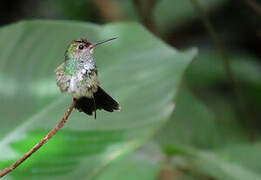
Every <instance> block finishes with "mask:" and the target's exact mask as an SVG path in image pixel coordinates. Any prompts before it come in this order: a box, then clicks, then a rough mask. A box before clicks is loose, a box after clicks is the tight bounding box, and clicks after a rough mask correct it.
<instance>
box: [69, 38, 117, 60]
mask: <svg viewBox="0 0 261 180" xmlns="http://www.w3.org/2000/svg"><path fill="white" fill-rule="evenodd" d="M114 39H116V38H110V39H106V40H103V41H98V42H95V43H91V42H90V41H88V40H87V39H86V38H80V39H76V40H73V41H72V42H71V43H70V44H69V46H68V48H67V50H66V52H65V56H66V57H68V58H78V57H82V56H92V55H93V49H94V47H95V46H97V45H99V44H102V43H105V42H107V41H111V40H114Z"/></svg>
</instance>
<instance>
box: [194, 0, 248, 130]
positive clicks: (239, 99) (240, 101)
mask: <svg viewBox="0 0 261 180" xmlns="http://www.w3.org/2000/svg"><path fill="white" fill-rule="evenodd" d="M190 1H191V3H192V4H193V5H194V7H195V9H196V11H197V12H198V13H199V15H200V18H201V20H202V22H203V24H204V26H205V28H206V30H207V32H208V33H209V35H210V38H211V40H212V41H213V43H214V44H215V46H216V48H217V50H218V51H219V54H220V56H221V58H222V60H223V63H224V69H225V73H226V76H227V78H228V81H229V82H230V83H231V87H232V91H233V93H234V95H235V100H236V105H237V109H238V112H239V113H240V118H241V119H242V123H243V125H244V126H245V127H247V128H250V127H249V124H248V121H247V119H248V112H247V111H246V109H245V102H244V97H243V96H242V94H241V92H240V87H239V84H238V82H237V81H236V78H235V77H234V75H233V72H232V67H231V63H230V62H229V58H228V56H227V54H226V53H225V50H224V48H223V47H222V44H221V42H220V41H219V39H218V36H217V33H216V32H215V29H214V27H213V25H212V24H211V22H210V20H209V18H208V16H207V14H206V12H205V11H204V9H203V8H202V6H201V5H200V3H199V2H198V0H190ZM250 135H251V134H250Z"/></svg>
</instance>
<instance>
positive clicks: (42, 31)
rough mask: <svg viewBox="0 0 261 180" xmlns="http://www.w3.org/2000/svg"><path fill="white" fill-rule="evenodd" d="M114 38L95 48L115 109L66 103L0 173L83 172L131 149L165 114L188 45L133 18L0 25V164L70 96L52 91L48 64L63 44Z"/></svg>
mask: <svg viewBox="0 0 261 180" xmlns="http://www.w3.org/2000/svg"><path fill="white" fill-rule="evenodd" d="M114 36H117V37H119V38H118V39H117V40H115V41H113V42H111V43H108V44H106V45H104V46H100V47H99V48H97V50H96V52H95V59H96V62H97V66H98V68H99V72H100V73H99V75H100V83H101V85H102V87H103V88H104V89H105V90H106V91H107V92H108V93H109V94H111V95H112V96H113V97H115V99H117V100H118V101H119V102H120V105H121V109H122V110H121V111H120V112H115V113H107V112H103V111H99V112H97V119H96V120H94V118H93V117H90V116H87V115H85V114H83V113H79V112H76V111H74V112H73V113H72V115H71V117H70V118H69V121H68V123H67V124H66V126H65V127H64V128H63V129H62V130H61V131H60V132H59V133H58V134H57V135H56V136H55V137H54V138H53V139H52V140H51V141H50V142H48V143H47V144H46V145H45V146H44V147H42V148H41V149H40V150H39V152H37V153H36V154H34V155H33V156H32V157H31V158H30V159H28V160H27V161H26V162H24V163H23V164H22V165H21V166H20V167H18V168H17V169H16V170H15V171H14V172H12V174H10V175H8V176H7V177H6V178H10V179H11V178H14V179H46V178H48V179H73V178H76V179H84V178H87V179H90V178H93V177H95V176H96V175H97V173H98V172H99V171H100V170H101V169H102V168H103V167H104V166H106V165H107V164H108V163H110V162H111V161H112V160H114V159H115V158H117V157H118V156H120V155H124V154H126V153H127V152H129V151H131V150H134V149H135V148H137V147H138V146H139V145H141V144H142V143H143V142H144V141H145V140H146V139H148V138H149V137H150V136H152V135H153V134H154V133H155V132H156V130H157V129H159V128H160V127H161V126H162V124H164V123H165V122H166V120H167V119H168V117H169V116H170V114H171V112H172V110H173V102H172V100H173V97H174V95H175V94H176V92H177V89H178V85H179V82H180V80H181V77H182V75H183V72H184V70H185V68H186V66H187V65H188V63H189V62H190V60H191V59H192V58H193V57H194V56H195V54H196V51H195V50H193V49H192V50H189V51H186V52H179V51H177V50H175V49H173V48H170V47H169V46H168V45H166V44H164V43H163V42H162V41H160V40H158V39H157V38H155V37H154V36H153V35H151V34H150V33H148V32H147V31H146V30H145V29H144V28H142V27H141V26H139V25H137V24H127V23H118V24H110V25H106V26H98V25H93V24H86V23H75V22H59V21H27V22H20V23H17V24H13V25H9V26H6V27H3V28H2V29H0V49H1V53H0V100H1V102H2V103H1V105H0V106H1V108H0V115H1V117H0V123H1V126H0V150H1V153H0V167H1V168H4V167H6V166H8V165H10V164H11V163H13V162H14V161H15V160H16V159H18V158H19V157H20V156H21V155H22V154H24V153H25V152H26V151H28V150H29V149H30V148H31V147H32V146H33V145H34V144H35V143H36V142H38V141H39V140H40V139H41V138H42V137H43V136H44V135H45V134H46V133H47V132H48V131H49V130H50V129H51V128H52V127H53V126H54V125H55V124H57V122H58V121H59V120H60V119H61V117H62V116H63V114H64V112H65V111H66V109H67V108H68V106H69V105H70V103H71V101H72V98H71V97H69V96H68V95H62V94H60V92H59V90H58V88H57V87H56V85H55V76H54V69H55V68H56V67H57V66H58V65H59V64H60V63H61V62H62V61H63V54H64V51H65V48H66V46H67V44H68V43H69V42H70V41H71V40H72V39H75V38H78V37H88V38H89V40H91V41H96V40H102V39H105V38H109V37H114Z"/></svg>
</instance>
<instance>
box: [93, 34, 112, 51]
mask: <svg viewBox="0 0 261 180" xmlns="http://www.w3.org/2000/svg"><path fill="white" fill-rule="evenodd" d="M114 39H117V38H116V37H114V38H110V39H106V40H102V41H98V42H95V43H92V44H91V45H90V46H89V47H88V48H89V49H92V48H94V47H95V46H97V45H99V44H103V43H106V42H108V41H111V40H114Z"/></svg>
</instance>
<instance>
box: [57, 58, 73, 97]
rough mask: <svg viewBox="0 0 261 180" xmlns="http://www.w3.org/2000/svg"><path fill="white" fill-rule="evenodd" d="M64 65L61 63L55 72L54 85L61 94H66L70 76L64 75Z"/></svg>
mask: <svg viewBox="0 0 261 180" xmlns="http://www.w3.org/2000/svg"><path fill="white" fill-rule="evenodd" d="M64 67H65V63H64V62H63V63H62V64H61V65H60V66H58V67H57V68H56V70H55V73H56V84H57V86H59V88H60V91H61V92H67V90H68V88H69V86H70V76H69V75H66V73H65V71H64Z"/></svg>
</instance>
